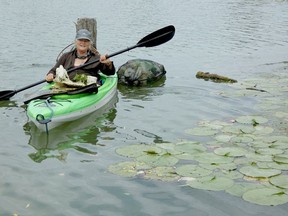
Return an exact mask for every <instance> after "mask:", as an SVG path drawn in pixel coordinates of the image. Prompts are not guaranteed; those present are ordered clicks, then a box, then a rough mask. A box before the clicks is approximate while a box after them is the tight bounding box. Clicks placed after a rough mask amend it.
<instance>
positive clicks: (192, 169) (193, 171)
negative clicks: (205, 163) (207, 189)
mask: <svg viewBox="0 0 288 216" xmlns="http://www.w3.org/2000/svg"><path fill="white" fill-rule="evenodd" d="M176 173H177V174H179V175H181V176H185V177H195V178H197V177H202V176H208V175H210V174H211V173H212V171H211V170H208V169H204V168H202V167H199V166H197V165H192V164H186V165H183V166H180V167H177V168H176Z"/></svg>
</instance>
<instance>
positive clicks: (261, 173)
mask: <svg viewBox="0 0 288 216" xmlns="http://www.w3.org/2000/svg"><path fill="white" fill-rule="evenodd" d="M239 171H240V172H241V173H243V174H244V175H246V176H250V177H254V178H268V177H271V176H276V175H279V174H281V170H276V169H269V168H259V167H256V166H244V167H241V168H240V170H239Z"/></svg>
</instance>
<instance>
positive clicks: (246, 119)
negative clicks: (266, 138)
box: [236, 116, 268, 126]
mask: <svg viewBox="0 0 288 216" xmlns="http://www.w3.org/2000/svg"><path fill="white" fill-rule="evenodd" d="M236 121H237V122H239V123H242V124H252V125H253V126H256V125H258V124H264V123H266V122H268V119H266V118H264V117H262V116H240V117H238V118H236Z"/></svg>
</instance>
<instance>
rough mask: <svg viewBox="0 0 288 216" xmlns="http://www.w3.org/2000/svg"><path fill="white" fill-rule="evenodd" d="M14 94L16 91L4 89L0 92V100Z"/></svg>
mask: <svg viewBox="0 0 288 216" xmlns="http://www.w3.org/2000/svg"><path fill="white" fill-rule="evenodd" d="M15 94H16V91H12V90H6V91H1V92H0V100H9V98H11V97H12V96H14V95H15Z"/></svg>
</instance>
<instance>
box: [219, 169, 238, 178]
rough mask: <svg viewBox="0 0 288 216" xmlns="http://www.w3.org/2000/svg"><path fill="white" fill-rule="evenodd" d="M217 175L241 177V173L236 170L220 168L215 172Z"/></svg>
mask: <svg viewBox="0 0 288 216" xmlns="http://www.w3.org/2000/svg"><path fill="white" fill-rule="evenodd" d="M216 175H217V176H222V177H226V178H229V179H241V178H243V174H242V173H240V172H238V171H237V170H221V171H219V172H217V173H216Z"/></svg>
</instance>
